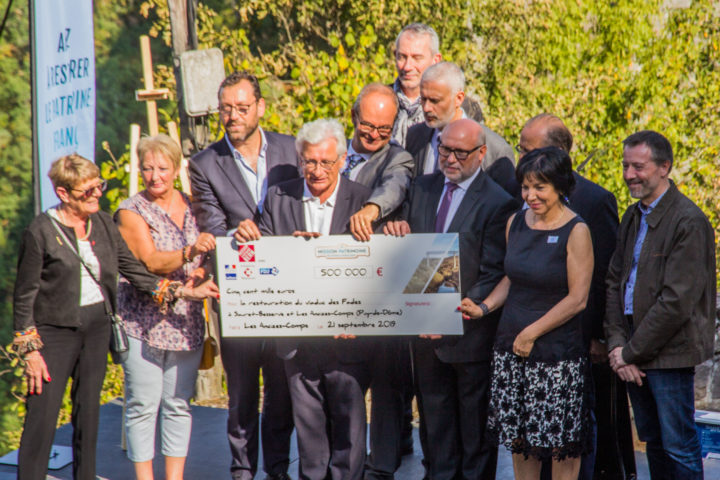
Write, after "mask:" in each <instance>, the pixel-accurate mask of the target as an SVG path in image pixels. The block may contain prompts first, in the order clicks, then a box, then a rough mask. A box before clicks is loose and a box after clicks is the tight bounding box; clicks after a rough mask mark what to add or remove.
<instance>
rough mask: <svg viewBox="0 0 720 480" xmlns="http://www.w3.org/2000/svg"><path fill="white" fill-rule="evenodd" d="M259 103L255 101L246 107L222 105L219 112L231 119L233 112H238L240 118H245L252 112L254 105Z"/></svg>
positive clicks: (241, 105) (240, 104)
mask: <svg viewBox="0 0 720 480" xmlns="http://www.w3.org/2000/svg"><path fill="white" fill-rule="evenodd" d="M257 102H258V101H257V100H255V101H254V102H252V103H248V104H246V105H243V104H242V103H238V104H237V105H220V107H219V108H218V110H220V113H222V114H223V115H225V116H226V117H231V116H232V114H233V112H237V114H238V115H240V116H243V117H244V116H245V115H247V114H248V112H250V109H251V108H252V106H253V105H255V104H256V103H257Z"/></svg>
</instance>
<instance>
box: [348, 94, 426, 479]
mask: <svg viewBox="0 0 720 480" xmlns="http://www.w3.org/2000/svg"><path fill="white" fill-rule="evenodd" d="M397 112H398V100H397V97H396V96H395V92H393V90H392V89H391V88H390V87H388V86H387V85H383V84H381V83H371V84H369V85H366V86H365V87H364V88H363V89H362V91H361V92H360V94H358V96H357V98H356V99H355V103H354V105H353V108H352V121H353V125H354V126H355V133H354V135H353V138H352V140H351V141H350V142H349V144H348V159H347V162H346V165H345V168H344V169H343V171H342V175H343V176H345V177H347V178H349V179H350V180H354V181H356V182H358V183H360V184H362V185H365V186H366V187H369V188H371V189H372V193H371V194H370V198H369V199H368V200H367V203H366V205H365V206H364V207H363V208H362V209H361V210H360V211H359V212H357V213H355V214H354V215H353V216H352V217H350V230H351V232H352V233H353V235H354V236H355V237H356V238H357V239H359V240H361V241H367V240H369V239H370V235H371V234H372V231H373V230H374V229H373V222H376V221H377V220H380V219H383V218H387V217H388V216H390V215H391V214H392V213H393V212H394V211H396V210H397V209H398V207H400V206H401V204H402V202H403V201H404V200H405V194H406V192H407V189H408V186H409V185H410V175H411V172H412V168H413V163H414V162H413V158H412V156H411V155H410V154H409V153H408V152H406V151H405V149H404V148H402V147H400V146H399V145H397V144H396V143H394V142H391V133H392V126H393V123H394V122H395V118H396V116H397ZM367 343H368V344H369V345H368V346H369V347H370V348H371V349H372V352H373V354H372V356H371V357H370V362H369V363H370V369H371V377H372V380H371V384H370V389H371V391H372V408H371V413H370V417H371V419H370V456H369V458H368V462H367V468H366V471H365V479H366V480H375V479H383V478H388V479H391V478H393V474H394V473H395V470H397V468H398V467H399V466H400V461H401V451H402V449H403V447H404V448H407V446H406V445H404V444H403V440H404V438H403V433H404V434H405V439H406V440H405V443H408V444H409V445H410V448H412V437H411V435H412V425H411V423H410V422H411V421H412V407H411V406H410V405H411V402H412V381H411V379H412V368H411V366H410V351H409V349H408V342H407V339H406V338H404V337H374V338H372V339H370V340H368V341H367ZM408 399H409V400H408ZM406 400H407V401H406ZM406 403H407V404H408V407H407V408H405V404H406ZM406 410H407V411H408V412H409V414H408V415H407V417H408V418H407V419H406V421H405V422H404V421H403V420H404V416H405V411H406ZM404 426H407V428H405V431H404V430H403V428H404Z"/></svg>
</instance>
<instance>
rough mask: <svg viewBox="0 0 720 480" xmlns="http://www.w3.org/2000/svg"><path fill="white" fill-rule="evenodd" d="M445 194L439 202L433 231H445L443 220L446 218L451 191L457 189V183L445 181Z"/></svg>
mask: <svg viewBox="0 0 720 480" xmlns="http://www.w3.org/2000/svg"><path fill="white" fill-rule="evenodd" d="M445 187H446V188H445V195H443V199H442V202H440V210H438V212H437V217H435V233H443V232H444V231H445V220H447V216H448V211H449V210H450V202H451V201H452V196H453V192H454V191H455V190H457V188H458V184H457V183H452V182H445Z"/></svg>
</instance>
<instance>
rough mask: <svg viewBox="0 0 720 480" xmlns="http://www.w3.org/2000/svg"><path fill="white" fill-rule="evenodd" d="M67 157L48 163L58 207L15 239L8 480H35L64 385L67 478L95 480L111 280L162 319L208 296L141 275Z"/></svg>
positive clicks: (43, 465) (42, 469)
mask: <svg viewBox="0 0 720 480" xmlns="http://www.w3.org/2000/svg"><path fill="white" fill-rule="evenodd" d="M99 174H100V171H99V169H98V167H97V166H96V165H95V164H94V163H92V162H91V161H89V160H87V159H85V158H83V157H81V156H80V155H77V154H72V155H67V156H65V157H62V158H60V159H58V160H56V161H55V162H53V164H52V166H51V168H50V173H49V174H48V176H49V177H50V180H51V181H52V184H53V187H54V189H55V193H56V194H57V196H58V197H59V198H60V201H61V202H60V204H59V205H57V206H56V207H54V208H50V209H49V210H48V211H47V212H44V213H42V214H40V215H38V216H37V217H36V218H35V219H34V220H33V221H32V223H31V224H30V226H29V227H28V228H27V230H26V231H25V232H24V236H23V241H22V244H21V246H20V255H19V260H18V271H17V280H16V283H15V294H14V329H15V334H14V335H15V336H14V339H13V346H14V348H15V350H16V351H17V353H18V355H20V356H21V357H22V358H23V359H24V361H25V376H26V378H27V386H28V395H27V401H26V408H27V413H26V416H25V426H24V429H23V434H22V438H21V440H20V451H19V457H18V479H20V480H25V479H32V480H40V479H45V476H46V474H47V465H48V462H47V459H48V458H49V455H50V449H51V446H52V441H53V437H54V434H55V424H56V422H57V416H58V412H59V410H60V406H61V404H62V398H63V394H64V392H65V387H66V385H67V381H68V379H69V378H71V377H72V379H73V383H72V389H71V398H72V404H73V407H72V424H73V445H72V446H73V478H75V479H82V480H94V479H95V450H96V441H97V429H98V416H99V406H100V390H101V388H102V383H103V379H104V377H105V366H106V363H107V353H108V346H109V341H110V320H109V318H108V315H107V314H106V308H105V305H106V303H107V304H108V305H109V307H110V308H111V309H112V311H115V309H116V308H117V307H116V291H117V276H118V273H121V274H122V275H123V277H125V278H126V279H128V280H129V281H130V282H131V283H132V284H133V285H134V286H135V287H136V288H137V289H139V290H140V291H142V292H144V293H145V294H146V295H148V296H152V298H154V299H155V301H156V303H157V304H158V305H159V306H160V307H161V308H163V309H167V308H169V307H170V306H172V304H173V303H174V302H175V300H177V299H179V298H188V299H202V298H205V297H207V296H210V295H212V296H216V295H217V293H218V290H217V286H215V284H213V283H212V282H206V283H203V284H202V285H199V286H197V287H194V286H193V285H192V283H190V282H189V283H187V284H185V285H183V284H182V283H180V282H171V281H169V280H167V279H164V278H162V277H158V276H156V275H154V274H151V273H149V272H148V271H147V270H146V269H145V267H144V266H143V265H142V263H140V262H139V261H138V260H137V259H136V258H135V257H134V256H133V254H132V253H131V252H130V250H129V249H128V247H127V245H126V244H125V242H124V240H123V239H122V237H121V236H120V233H119V232H118V229H117V227H116V226H115V224H114V223H113V221H112V218H111V217H110V216H109V215H108V214H106V213H104V212H101V211H100V204H99V199H100V197H101V196H102V192H103V190H104V189H105V183H104V182H103V181H102V179H101V178H100V176H99Z"/></svg>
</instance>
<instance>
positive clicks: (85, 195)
mask: <svg viewBox="0 0 720 480" xmlns="http://www.w3.org/2000/svg"><path fill="white" fill-rule="evenodd" d="M98 189H99V190H100V193H101V194H102V192H104V191H105V190H107V180H103V181H101V182H100V184H99V185H95V186H93V187H90V188H88V189H87V190H80V189H78V188H71V189H70V190H72V191H73V192H82V195H81V196H82V198H83V199H88V198H90V197H92V196H93V194H94V193H95V190H98Z"/></svg>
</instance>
